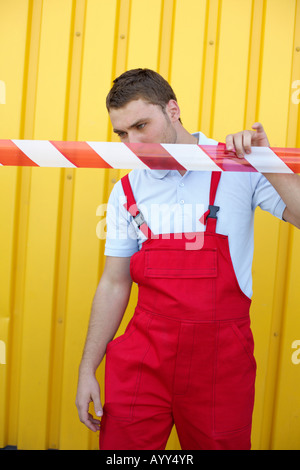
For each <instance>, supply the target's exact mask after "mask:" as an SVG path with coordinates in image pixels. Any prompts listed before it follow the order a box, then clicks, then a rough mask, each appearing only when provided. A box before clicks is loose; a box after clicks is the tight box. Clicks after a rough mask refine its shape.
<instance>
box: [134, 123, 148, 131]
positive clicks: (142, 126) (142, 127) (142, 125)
mask: <svg viewBox="0 0 300 470" xmlns="http://www.w3.org/2000/svg"><path fill="white" fill-rule="evenodd" d="M145 126H146V123H144V124H139V125H138V126H136V127H137V129H138V130H141V129H144V127H145Z"/></svg>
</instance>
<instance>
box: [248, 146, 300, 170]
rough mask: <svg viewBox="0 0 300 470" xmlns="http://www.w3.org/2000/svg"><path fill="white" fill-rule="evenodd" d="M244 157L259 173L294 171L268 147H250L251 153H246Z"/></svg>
mask: <svg viewBox="0 0 300 470" xmlns="http://www.w3.org/2000/svg"><path fill="white" fill-rule="evenodd" d="M245 159H246V160H247V161H248V162H249V163H250V164H251V165H252V166H253V167H254V168H255V169H256V170H257V171H258V172H260V173H294V172H293V171H292V170H291V169H290V168H289V167H288V166H287V165H286V164H285V163H284V162H283V161H282V160H281V159H280V158H279V157H278V156H277V155H276V153H274V152H273V150H271V149H270V148H268V147H251V153H250V155H247V154H246V155H245Z"/></svg>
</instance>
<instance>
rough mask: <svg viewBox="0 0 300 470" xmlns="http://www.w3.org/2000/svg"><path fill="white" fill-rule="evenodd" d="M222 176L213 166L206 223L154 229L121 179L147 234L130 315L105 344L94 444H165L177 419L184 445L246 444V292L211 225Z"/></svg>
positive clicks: (251, 363)
mask: <svg viewBox="0 0 300 470" xmlns="http://www.w3.org/2000/svg"><path fill="white" fill-rule="evenodd" d="M219 179H220V173H218V172H217V173H212V179H211V188H210V202H209V203H210V206H209V210H208V212H207V213H206V220H205V221H206V231H205V232H202V233H201V234H200V233H194V234H168V235H166V234H164V235H154V236H153V235H152V234H151V232H150V230H149V229H148V227H147V225H146V223H145V222H144V221H143V218H142V216H141V214H139V212H138V208H137V206H136V202H135V199H134V196H133V193H132V190H131V186H130V183H129V178H128V176H126V177H124V178H123V179H122V184H123V189H124V192H125V195H126V196H127V208H128V210H129V211H130V213H131V214H132V215H134V217H135V220H136V221H139V225H140V229H141V230H143V232H144V233H148V235H150V237H149V238H148V239H147V240H146V241H145V242H144V243H143V245H142V248H141V250H140V251H139V252H137V253H135V254H134V255H133V256H132V258H131V264H130V271H131V277H132V279H133V281H135V282H136V283H137V284H138V286H139V296H138V303H137V307H136V310H135V313H134V316H133V318H132V319H131V321H130V323H129V325H128V327H127V329H126V331H125V333H124V335H122V336H120V337H118V338H116V339H114V340H113V341H111V342H110V343H109V344H108V346H107V354H106V376H105V387H106V391H105V406H104V415H103V418H102V423H101V431H100V449H110V450H114V449H115V450H116V449H119V450H121V449H136V450H143V449H144V450H146V449H148V450H149V449H150V450H159V449H164V448H165V445H166V443H167V440H168V437H169V434H170V432H171V429H172V426H173V424H174V423H175V426H176V429H177V433H178V437H179V440H180V445H181V447H182V449H189V450H194V449H203V450H215V449H221V450H222V449H228V450H230V449H233V450H242V449H244V450H247V449H250V447H251V444H250V437H251V422H252V411H253V404H254V384H255V376H256V363H255V359H254V356H253V349H254V345H253V337H252V333H251V330H250V318H249V307H250V303H251V301H250V299H249V298H248V297H247V296H246V295H245V294H244V293H243V292H242V291H241V289H240V287H239V285H238V281H237V279H236V276H235V272H234V269H233V265H232V261H231V257H230V252H229V245H228V238H227V236H225V235H220V234H217V233H216V223H217V212H218V210H219V208H218V207H216V206H214V200H215V195H216V191H217V187H218V183H219ZM192 236H193V237H194V243H193V240H192ZM199 237H203V238H201V241H202V242H203V246H202V247H201V246H200V245H202V243H201V244H199V240H200V238H199Z"/></svg>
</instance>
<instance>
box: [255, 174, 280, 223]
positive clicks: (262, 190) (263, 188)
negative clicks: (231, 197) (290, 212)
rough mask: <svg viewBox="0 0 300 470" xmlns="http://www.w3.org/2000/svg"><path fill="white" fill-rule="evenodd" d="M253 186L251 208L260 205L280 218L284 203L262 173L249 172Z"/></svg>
mask: <svg viewBox="0 0 300 470" xmlns="http://www.w3.org/2000/svg"><path fill="white" fill-rule="evenodd" d="M251 177H252V178H251V182H252V187H253V197H252V208H253V210H255V209H256V207H260V208H261V209H262V210H264V211H267V212H270V213H271V214H272V215H274V216H275V217H278V218H279V219H282V216H283V212H284V210H285V208H286V204H285V203H284V201H283V200H282V199H281V197H280V196H279V194H278V193H277V191H276V190H275V189H274V187H273V186H272V185H271V183H270V182H269V181H268V180H267V179H266V178H265V177H264V176H263V175H255V176H254V174H253V173H251Z"/></svg>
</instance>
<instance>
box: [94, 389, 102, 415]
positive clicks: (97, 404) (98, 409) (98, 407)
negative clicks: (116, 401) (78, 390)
mask: <svg viewBox="0 0 300 470" xmlns="http://www.w3.org/2000/svg"><path fill="white" fill-rule="evenodd" d="M92 400H93V403H94V410H95V414H96V416H98V418H100V416H102V415H103V409H102V405H101V401H100V391H99V393H97V395H93V396H92Z"/></svg>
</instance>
